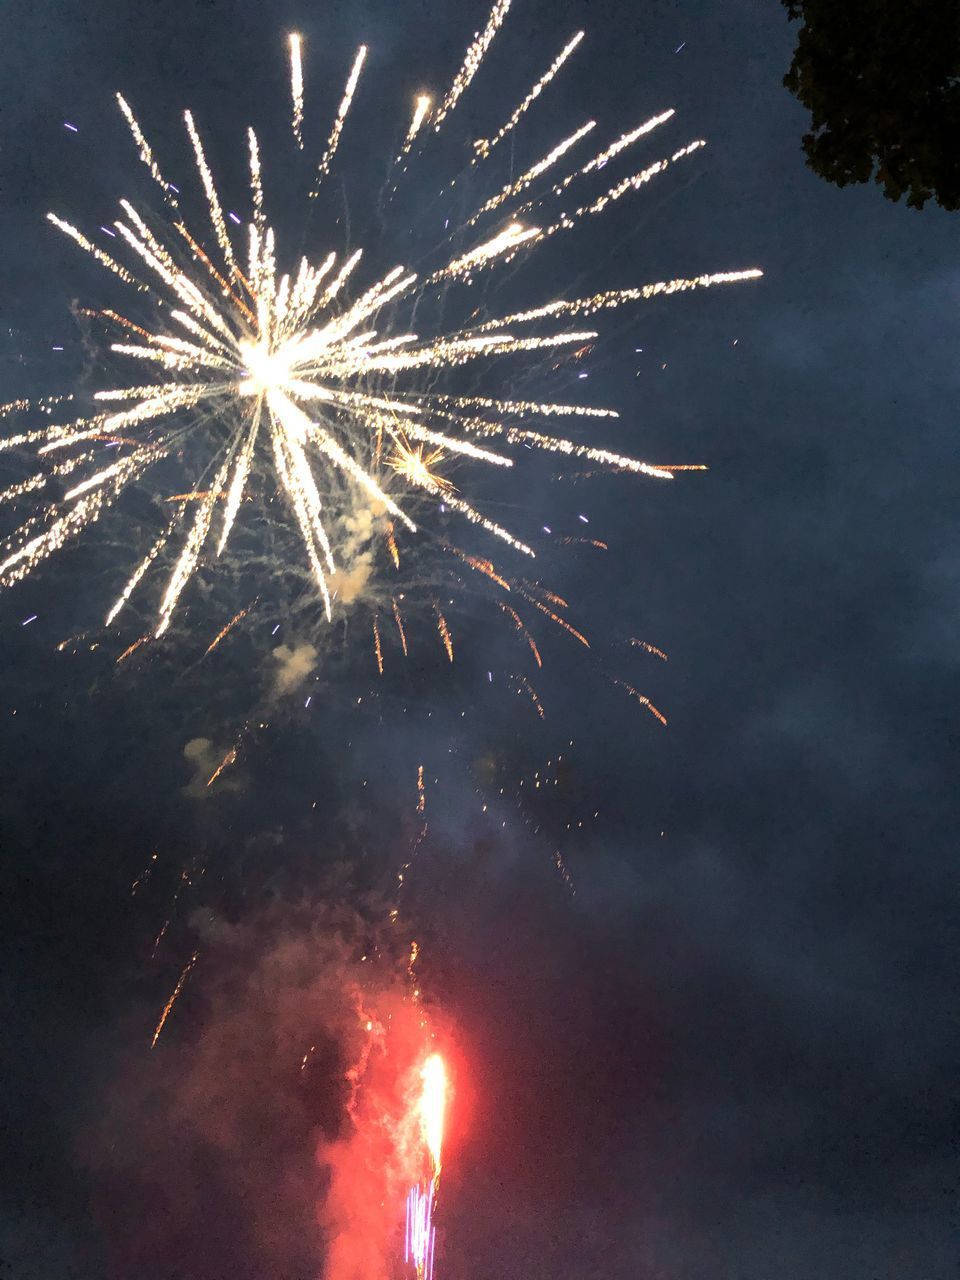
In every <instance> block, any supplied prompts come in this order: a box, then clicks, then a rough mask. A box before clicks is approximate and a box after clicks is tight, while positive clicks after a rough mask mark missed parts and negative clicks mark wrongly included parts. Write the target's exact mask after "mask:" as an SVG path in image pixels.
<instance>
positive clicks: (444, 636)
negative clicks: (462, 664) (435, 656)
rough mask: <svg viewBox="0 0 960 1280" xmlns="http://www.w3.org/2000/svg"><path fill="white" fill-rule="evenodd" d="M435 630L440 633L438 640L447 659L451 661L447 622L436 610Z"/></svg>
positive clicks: (450, 641) (451, 643) (451, 648)
mask: <svg viewBox="0 0 960 1280" xmlns="http://www.w3.org/2000/svg"><path fill="white" fill-rule="evenodd" d="M437 630H438V631H439V632H440V639H441V640H442V641H443V647H444V649H446V651H447V657H448V658H449V660H450V661H451V662H452V661H453V640H452V639H451V638H450V628H449V627H448V626H447V620H446V618H445V617H444V616H443V614H442V613H441V612H440V610H439V609H437Z"/></svg>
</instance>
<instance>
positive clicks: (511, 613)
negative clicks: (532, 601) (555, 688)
mask: <svg viewBox="0 0 960 1280" xmlns="http://www.w3.org/2000/svg"><path fill="white" fill-rule="evenodd" d="M499 604H500V608H501V609H502V610H503V611H504V613H506V614H507V615H508V617H510V618H512V619H513V624H514V626H515V627H516V629H517V630H518V631H519V632H520V634H521V635H522V636H523V638H524V640H526V642H527V644H528V645H529V646H530V652H531V653H532V654H533V658H534V661H535V662H536V664H537V666H538V667H542V666H543V659H542V658H541V657H540V650H539V649H538V648H537V642H536V640H534V638H533V636H532V635H531V634H530V632H529V631H528V630H527V628H526V627H525V626H524V625H523V620H522V619H521V617H520V615H519V613H517V611H516V609H513V608H511V606H510V605H508V604H504V603H503V601H502V600H501V601H500V602H499Z"/></svg>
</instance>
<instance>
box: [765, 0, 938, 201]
mask: <svg viewBox="0 0 960 1280" xmlns="http://www.w3.org/2000/svg"><path fill="white" fill-rule="evenodd" d="M783 4H784V5H785V7H786V9H787V12H788V13H789V15H790V17H791V18H792V19H797V18H799V19H802V21H803V24H804V25H803V26H802V27H801V28H800V31H799V35H798V40H797V47H796V50H795V52H794V55H793V62H792V63H791V66H790V70H789V71H788V72H787V74H786V76H785V77H784V81H783V82H784V84H785V85H786V86H787V88H788V89H790V90H791V91H792V92H793V93H794V94H795V95H796V96H797V98H799V100H800V101H801V102H802V103H803V105H804V106H805V107H807V108H808V109H809V111H810V114H811V126H812V127H811V131H810V132H809V133H808V134H806V135H805V136H804V139H803V149H804V151H805V153H806V156H807V163H808V164H809V166H810V168H811V169H813V171H814V172H815V173H818V174H819V175H820V176H821V177H822V178H825V179H826V180H827V181H828V182H834V183H836V184H837V186H840V187H843V186H846V185H847V183H850V182H868V181H869V180H870V179H871V178H874V179H875V180H876V182H877V183H879V185H880V186H882V187H883V192H884V195H885V196H887V198H888V199H890V200H899V199H900V198H901V197H902V196H904V195H906V197H907V204H908V205H909V206H910V207H912V208H914V209H922V208H923V206H924V204H925V203H926V201H927V200H929V199H930V198H931V197H933V199H934V200H935V201H936V202H937V203H938V204H940V205H942V206H943V208H944V209H958V208H960V3H958V0H783Z"/></svg>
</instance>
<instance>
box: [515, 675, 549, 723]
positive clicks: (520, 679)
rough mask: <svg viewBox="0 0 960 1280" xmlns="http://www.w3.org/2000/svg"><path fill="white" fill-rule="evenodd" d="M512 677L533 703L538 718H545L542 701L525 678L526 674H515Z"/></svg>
mask: <svg viewBox="0 0 960 1280" xmlns="http://www.w3.org/2000/svg"><path fill="white" fill-rule="evenodd" d="M513 678H514V680H516V681H517V684H518V686H519V688H520V689H521V690H522V691H523V692H524V693H525V694H526V695H527V697H528V698H529V699H530V701H531V702H532V703H533V705H534V709H535V710H536V713H537V715H538V716H539V717H540V719H541V720H545V719H546V715H547V713H546V712H545V711H544V709H543V703H542V702H541V701H540V698H539V696H538V694H537V691H536V689H534V687H533V685H532V684H531V683H530V681H529V680H528V679H527V678H526V676H520V675H515V676H514V677H513Z"/></svg>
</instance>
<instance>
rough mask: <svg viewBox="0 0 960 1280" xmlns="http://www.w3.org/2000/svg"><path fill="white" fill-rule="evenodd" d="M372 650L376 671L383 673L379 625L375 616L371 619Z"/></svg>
mask: <svg viewBox="0 0 960 1280" xmlns="http://www.w3.org/2000/svg"><path fill="white" fill-rule="evenodd" d="M373 652H374V654H375V655H376V658H377V671H378V672H379V674H380V675H383V650H382V649H381V648H380V626H379V623H378V621H377V619H376V618H374V620H373Z"/></svg>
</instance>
